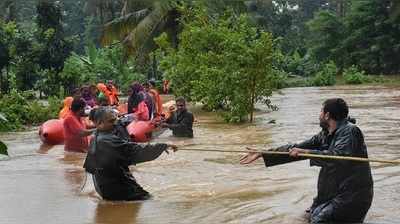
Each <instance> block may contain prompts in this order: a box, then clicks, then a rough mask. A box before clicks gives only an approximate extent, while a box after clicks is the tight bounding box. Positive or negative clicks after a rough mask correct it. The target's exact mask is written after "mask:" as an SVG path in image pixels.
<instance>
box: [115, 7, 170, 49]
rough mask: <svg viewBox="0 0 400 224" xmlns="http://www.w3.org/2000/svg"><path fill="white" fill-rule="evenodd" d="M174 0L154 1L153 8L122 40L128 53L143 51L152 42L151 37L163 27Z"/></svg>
mask: <svg viewBox="0 0 400 224" xmlns="http://www.w3.org/2000/svg"><path fill="white" fill-rule="evenodd" d="M175 6H176V2H175V1H163V2H156V3H154V10H153V11H152V12H151V13H150V14H149V15H148V16H146V18H144V19H143V20H142V21H141V22H140V23H139V24H138V25H137V26H136V28H135V29H134V30H132V31H131V32H130V33H129V35H128V36H127V37H126V38H125V40H124V41H123V44H124V46H126V49H127V53H128V54H129V55H133V54H135V53H136V55H140V54H141V52H143V53H145V52H146V49H148V48H146V47H147V46H148V45H149V44H150V45H151V43H152V42H153V38H154V37H155V36H156V34H157V33H159V32H160V30H161V29H162V28H163V25H164V24H165V23H166V20H167V17H168V14H169V12H170V11H171V10H172V9H173V8H175Z"/></svg>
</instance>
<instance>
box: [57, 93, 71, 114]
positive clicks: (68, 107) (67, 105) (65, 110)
mask: <svg viewBox="0 0 400 224" xmlns="http://www.w3.org/2000/svg"><path fill="white" fill-rule="evenodd" d="M73 100H74V98H73V97H71V96H68V97H66V98H65V99H64V101H63V103H64V106H63V108H62V110H61V111H60V113H58V118H59V119H64V118H66V117H67V116H68V115H69V114H70V113H71V105H72V101H73Z"/></svg>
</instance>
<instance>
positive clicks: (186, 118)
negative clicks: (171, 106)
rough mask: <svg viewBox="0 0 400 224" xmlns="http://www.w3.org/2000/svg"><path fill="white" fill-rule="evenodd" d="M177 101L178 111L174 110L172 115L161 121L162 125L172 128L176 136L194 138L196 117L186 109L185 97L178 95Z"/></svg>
mask: <svg viewBox="0 0 400 224" xmlns="http://www.w3.org/2000/svg"><path fill="white" fill-rule="evenodd" d="M175 102H176V108H177V109H176V111H175V112H172V114H171V116H170V117H169V118H167V120H166V121H165V122H163V123H161V127H163V128H169V129H171V130H172V134H173V135H174V136H175V137H188V138H193V122H194V117H193V114H192V113H191V112H189V111H188V110H187V109H186V100H185V98H183V97H178V98H176V100H175Z"/></svg>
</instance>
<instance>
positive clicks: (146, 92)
mask: <svg viewBox="0 0 400 224" xmlns="http://www.w3.org/2000/svg"><path fill="white" fill-rule="evenodd" d="M141 94H142V95H143V99H144V102H145V103H146V106H147V108H148V109H149V118H150V120H151V119H153V118H154V117H155V114H156V103H155V102H156V101H155V99H154V96H153V95H152V94H151V93H150V84H149V83H148V82H145V83H144V84H143V90H142V91H141Z"/></svg>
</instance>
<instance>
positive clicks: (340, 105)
mask: <svg viewBox="0 0 400 224" xmlns="http://www.w3.org/2000/svg"><path fill="white" fill-rule="evenodd" d="M322 106H323V110H324V113H326V112H329V117H330V118H332V119H333V120H335V121H340V120H343V119H345V118H347V116H348V115H349V107H348V106H347V103H346V102H345V101H344V100H343V99H342V98H331V99H327V100H325V102H324V103H323V104H322Z"/></svg>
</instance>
